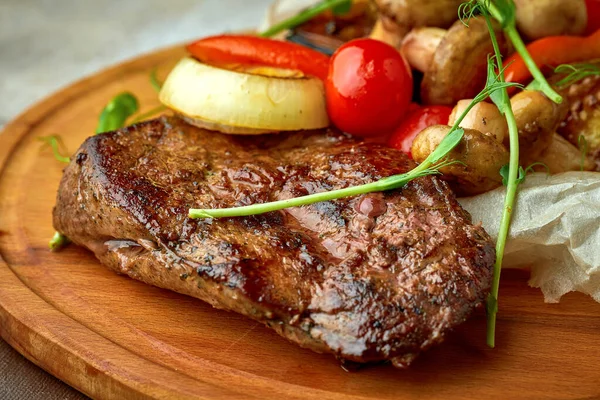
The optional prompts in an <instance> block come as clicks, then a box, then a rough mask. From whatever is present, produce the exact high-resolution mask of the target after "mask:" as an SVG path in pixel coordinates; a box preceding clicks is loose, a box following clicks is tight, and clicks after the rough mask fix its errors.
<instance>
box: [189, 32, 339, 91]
mask: <svg viewBox="0 0 600 400" xmlns="http://www.w3.org/2000/svg"><path fill="white" fill-rule="evenodd" d="M187 50H188V51H189V52H190V54H191V55H193V56H194V57H196V58H197V59H198V60H200V61H202V62H204V63H207V64H213V65H223V64H228V63H229V64H243V65H256V66H268V67H276V68H285V69H293V70H298V71H302V72H303V73H304V74H306V75H310V76H315V77H317V78H319V79H321V80H325V79H327V72H328V69H329V57H328V56H326V55H324V54H322V53H319V52H318V51H315V50H311V49H309V48H308V47H304V46H301V45H298V44H295V43H290V42H283V41H279V40H272V39H266V38H261V37H256V36H245V35H219V36H211V37H207V38H204V39H200V40H198V41H196V42H194V43H191V44H189V45H188V46H187Z"/></svg>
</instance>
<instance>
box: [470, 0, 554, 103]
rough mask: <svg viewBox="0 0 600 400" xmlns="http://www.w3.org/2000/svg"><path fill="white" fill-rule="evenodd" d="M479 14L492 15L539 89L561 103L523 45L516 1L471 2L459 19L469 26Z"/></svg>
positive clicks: (486, 0)
mask: <svg viewBox="0 0 600 400" xmlns="http://www.w3.org/2000/svg"><path fill="white" fill-rule="evenodd" d="M483 10H485V11H484V12H483ZM477 12H481V13H485V14H486V15H488V16H490V15H491V16H492V17H493V18H494V19H496V20H497V21H498V22H499V23H500V25H501V26H502V29H503V30H504V32H505V33H506V36H508V38H509V39H510V41H511V42H512V44H513V46H514V47H515V50H516V51H517V53H519V55H520V56H521V58H522V59H523V62H524V63H525V65H526V66H527V68H528V69H529V71H530V72H531V75H532V76H533V79H534V82H537V83H536V86H537V89H538V90H539V91H541V92H542V93H544V94H545V95H546V96H547V97H548V98H549V99H550V100H552V101H554V102H555V103H561V102H562V97H561V96H560V95H559V94H558V93H557V92H556V91H555V90H554V89H553V88H552V86H550V84H549V83H548V81H547V80H546V78H545V77H544V74H542V71H540V69H539V68H538V66H537V64H536V63H535V61H534V60H533V58H531V55H530V54H529V52H528V51H527V47H526V46H525V43H523V39H521V36H520V35H519V32H518V31H517V19H516V7H515V3H514V1H513V0H493V1H492V0H471V1H469V2H467V3H464V4H462V5H461V7H460V8H459V18H460V19H461V20H462V21H463V23H465V24H467V23H468V22H465V21H468V19H469V18H471V17H472V16H473V15H474V14H476V13H477ZM500 67H501V65H500V64H499V65H498V68H500Z"/></svg>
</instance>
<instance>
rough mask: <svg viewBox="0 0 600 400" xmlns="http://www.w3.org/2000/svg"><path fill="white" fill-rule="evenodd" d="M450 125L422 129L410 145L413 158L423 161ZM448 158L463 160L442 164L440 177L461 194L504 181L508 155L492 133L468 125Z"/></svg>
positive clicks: (470, 194) (478, 190) (486, 188)
mask: <svg viewBox="0 0 600 400" xmlns="http://www.w3.org/2000/svg"><path fill="white" fill-rule="evenodd" d="M450 129H451V127H450V126H447V125H434V126H431V127H429V128H426V129H424V130H423V131H421V133H419V134H418V135H417V137H416V138H415V140H414V142H413V145H412V149H411V152H412V156H413V158H414V160H415V161H417V162H419V163H420V162H423V160H425V158H427V156H428V155H429V154H431V152H432V151H433V150H435V148H436V147H437V145H438V144H439V143H440V142H441V141H442V139H443V138H444V137H445V136H446V134H448V132H449V131H450ZM448 159H449V160H456V161H459V162H460V163H457V164H453V165H450V166H447V167H444V168H442V169H441V172H442V173H443V175H442V176H441V178H442V179H444V180H446V181H447V182H448V183H449V184H450V185H451V186H452V189H453V190H454V191H455V193H456V194H458V195H459V196H472V195H476V194H480V193H483V192H487V191H488V190H492V189H494V188H496V187H498V186H500V185H501V184H502V177H501V176H500V168H502V166H503V165H505V164H507V163H508V159H509V156H508V151H507V150H506V149H505V148H504V146H503V145H502V144H501V143H498V142H497V141H496V140H495V139H494V138H493V137H491V136H488V135H484V134H483V133H481V132H479V131H477V130H474V129H465V134H464V136H463V138H462V140H461V142H460V143H459V144H458V146H456V147H455V148H454V149H453V150H452V151H451V152H450V153H449V154H448Z"/></svg>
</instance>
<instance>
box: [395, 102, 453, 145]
mask: <svg viewBox="0 0 600 400" xmlns="http://www.w3.org/2000/svg"><path fill="white" fill-rule="evenodd" d="M451 112H452V108H450V107H447V106H425V107H421V108H418V109H417V110H415V111H413V112H412V113H410V114H409V115H408V117H406V119H405V120H404V121H402V123H401V124H400V126H399V127H398V129H396V131H395V132H394V133H393V134H392V136H391V137H390V139H389V140H388V145H389V146H390V147H393V148H395V149H398V150H402V151H403V152H405V153H407V154H410V148H411V146H412V142H413V140H415V137H416V136H417V135H418V134H419V132H421V131H422V130H423V129H425V128H427V127H429V126H432V125H440V124H441V125H446V124H447V123H448V119H449V118H450V113H451Z"/></svg>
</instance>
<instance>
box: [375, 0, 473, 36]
mask: <svg viewBox="0 0 600 400" xmlns="http://www.w3.org/2000/svg"><path fill="white" fill-rule="evenodd" d="M463 1H464V0H375V4H376V5H377V8H378V9H379V11H380V13H381V14H382V15H384V16H386V17H388V18H390V19H392V20H393V21H394V22H395V23H396V24H397V25H400V26H403V27H406V28H407V29H408V30H410V29H412V28H414V27H417V26H436V27H440V28H447V27H449V26H450V25H452V23H453V22H454V21H456V20H457V19H458V7H459V6H460V5H461V3H462V2H463Z"/></svg>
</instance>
